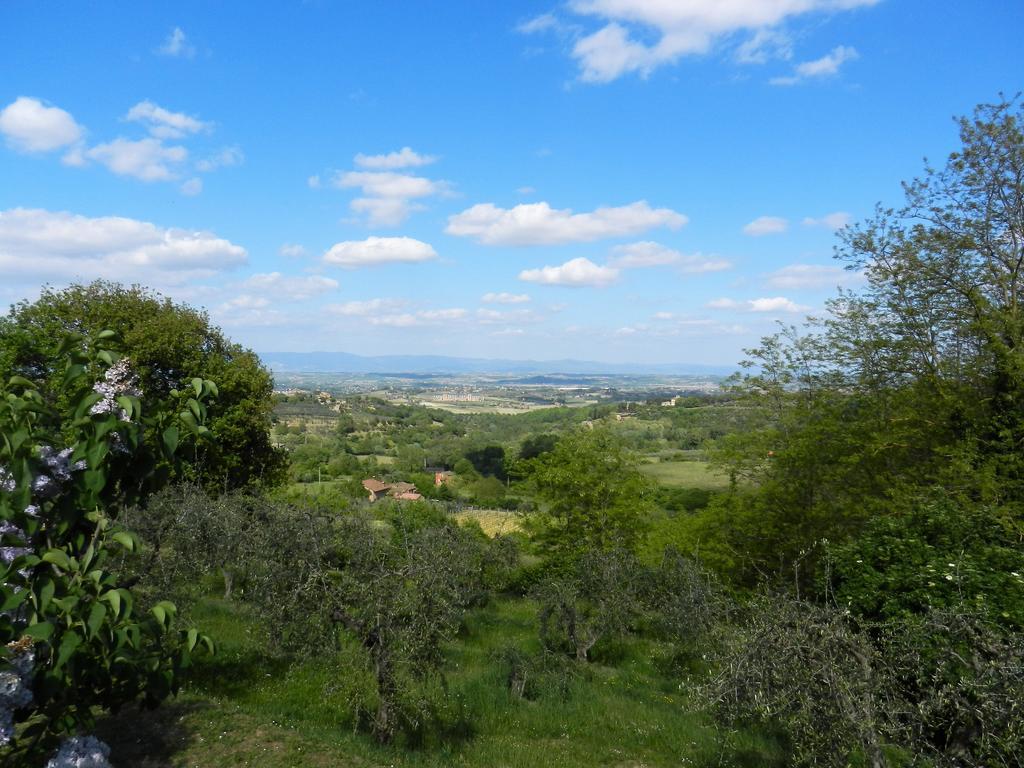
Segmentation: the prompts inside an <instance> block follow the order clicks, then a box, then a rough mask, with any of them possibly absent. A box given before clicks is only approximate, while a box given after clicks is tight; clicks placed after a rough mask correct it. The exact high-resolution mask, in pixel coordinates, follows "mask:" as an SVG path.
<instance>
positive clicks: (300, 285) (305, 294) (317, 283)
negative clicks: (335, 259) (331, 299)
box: [242, 272, 338, 301]
mask: <svg viewBox="0 0 1024 768" xmlns="http://www.w3.org/2000/svg"><path fill="white" fill-rule="evenodd" d="M242 289H243V290H245V291H249V292H252V293H257V294H270V295H271V296H273V297H275V298H284V299H288V300H290V301H305V300H307V299H311V298H313V297H314V296H319V295H320V294H323V293H328V292H330V291H335V290H337V289H338V281H337V280H334V279H332V278H330V277H322V276H320V275H282V274H281V273H280V272H267V273H262V274H255V275H251V276H250V277H248V278H246V279H245V281H244V282H243V283H242Z"/></svg>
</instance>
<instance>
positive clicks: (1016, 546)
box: [824, 493, 1024, 631]
mask: <svg viewBox="0 0 1024 768" xmlns="http://www.w3.org/2000/svg"><path fill="white" fill-rule="evenodd" d="M908 506H909V509H906V510H899V511H897V512H896V513H895V514H892V515H887V516H884V517H878V518H875V519H874V520H872V521H870V522H869V523H868V524H867V526H866V527H865V530H864V531H863V532H861V533H860V534H859V535H858V536H857V537H856V538H855V539H853V540H852V541H849V542H847V543H844V544H839V545H835V546H834V547H832V548H831V549H830V551H829V568H828V570H827V572H826V574H825V577H824V578H825V579H826V584H825V585H824V589H826V590H829V591H831V593H832V594H833V595H834V598H835V600H836V602H837V603H839V604H840V605H843V606H845V607H846V608H848V609H849V610H850V611H851V612H852V613H853V614H854V615H855V616H858V617H860V618H864V619H867V620H872V621H874V620H879V619H893V618H905V617H909V616H913V615H918V616H920V615H923V614H926V613H928V612H929V611H930V610H932V609H951V608H952V607H953V606H957V605H960V604H961V603H963V602H965V601H966V602H970V603H971V604H972V605H973V606H974V609H973V610H975V611H977V612H978V613H980V614H984V615H987V616H988V617H989V618H991V619H992V620H994V621H996V622H999V623H1004V624H1006V625H1008V626H1012V627H1014V628H1016V629H1017V630H1018V631H1019V630H1021V629H1022V628H1024V548H1022V547H1021V544H1020V541H1021V523H1020V521H1019V520H1015V519H1014V518H1013V517H1012V516H1011V515H1010V514H1008V513H1007V512H1005V511H1003V512H1001V511H1000V510H996V509H992V508H991V507H988V506H979V505H976V504H972V503H964V502H962V501H961V502H957V501H956V500H953V499H951V498H948V497H946V496H945V495H944V494H941V493H939V494H934V495H932V496H930V497H929V496H925V497H923V498H916V499H913V500H911V501H910V502H909V503H908Z"/></svg>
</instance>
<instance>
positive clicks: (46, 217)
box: [0, 208, 247, 285]
mask: <svg viewBox="0 0 1024 768" xmlns="http://www.w3.org/2000/svg"><path fill="white" fill-rule="evenodd" d="M246 261H247V254H246V251H245V249H244V248H242V247H241V246H239V245H235V244H234V243H232V242H230V241H228V240H225V239H224V238H221V237H217V236H216V235H214V234H213V233H211V232H204V231H190V230H184V229H176V228H166V227H159V226H157V225H155V224H151V223H149V222H145V221H138V220H136V219H129V218H124V217H120V216H104V217H98V218H90V217H86V216H80V215H76V214H73V213H68V212H66V211H58V212H54V211H46V210H41V209H26V208H14V209H10V210H6V211H0V273H3V274H4V275H5V276H10V277H12V278H13V277H16V276H20V277H24V278H25V279H29V280H32V281H36V282H39V281H42V280H48V279H56V280H61V281H63V280H72V279H86V280H91V279H95V278H107V279H113V280H120V281H122V282H128V281H131V280H138V281H140V282H144V283H147V284H163V285H179V284H182V283H186V282H189V281H191V280H196V279H203V278H207V277H212V276H213V275H215V274H217V273H220V272H223V271H225V270H229V269H232V268H234V267H238V266H240V265H242V264H245V263H246Z"/></svg>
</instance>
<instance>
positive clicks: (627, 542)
mask: <svg viewBox="0 0 1024 768" xmlns="http://www.w3.org/2000/svg"><path fill="white" fill-rule="evenodd" d="M531 479H532V482H533V484H534V486H535V487H536V489H537V495H538V496H539V497H540V498H541V500H543V502H544V503H545V508H544V510H543V511H542V513H541V514H539V515H538V516H537V523H538V524H539V530H538V531H537V539H538V541H539V543H540V545H541V547H542V548H543V550H544V551H545V552H546V553H547V554H548V555H549V557H551V558H552V559H553V560H556V561H561V562H570V561H572V560H574V559H575V558H577V557H579V556H580V555H581V554H583V553H585V552H588V551H610V550H614V549H620V548H622V549H626V550H630V551H634V550H635V549H636V547H637V545H638V544H639V542H640V541H641V539H642V538H643V535H644V532H645V530H646V528H647V524H648V520H647V515H648V513H649V511H650V510H651V493H650V491H651V488H650V484H649V482H648V481H647V479H646V478H645V477H644V476H643V474H642V473H641V472H640V471H639V469H638V468H637V462H636V459H635V458H634V457H633V456H632V455H631V454H629V453H628V452H627V451H626V450H625V449H624V448H623V447H622V445H621V443H620V442H619V441H618V440H617V439H616V438H615V436H614V435H613V434H612V433H611V432H610V431H608V430H606V429H593V430H587V429H583V430H579V431H576V432H573V433H571V434H569V435H566V436H565V437H563V438H562V439H561V440H559V442H558V444H557V445H556V446H555V449H554V450H552V451H550V452H549V453H546V454H544V455H543V457H541V458H540V459H538V460H537V464H536V467H535V469H534V471H533V475H532V478H531Z"/></svg>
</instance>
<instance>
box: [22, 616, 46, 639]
mask: <svg viewBox="0 0 1024 768" xmlns="http://www.w3.org/2000/svg"><path fill="white" fill-rule="evenodd" d="M21 634H22V635H23V636H25V637H31V638H32V639H33V640H43V641H46V640H49V639H50V637H51V636H52V635H53V624H51V623H50V622H48V621H41V622H39V623H38V624H32V625H31V626H28V627H25V631H24V632H22V633H21Z"/></svg>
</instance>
